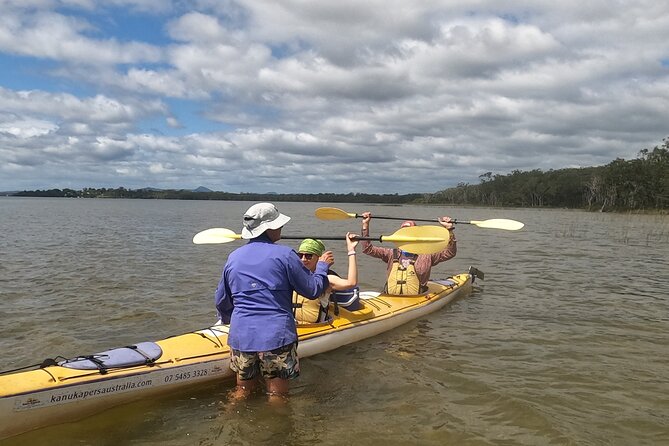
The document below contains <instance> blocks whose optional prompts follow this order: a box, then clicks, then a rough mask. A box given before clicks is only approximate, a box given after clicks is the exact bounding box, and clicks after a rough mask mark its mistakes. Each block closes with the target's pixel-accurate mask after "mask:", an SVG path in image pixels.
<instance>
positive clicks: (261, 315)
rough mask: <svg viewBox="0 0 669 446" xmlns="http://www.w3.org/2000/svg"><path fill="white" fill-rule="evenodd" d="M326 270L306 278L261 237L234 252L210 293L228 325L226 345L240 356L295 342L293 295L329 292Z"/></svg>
mask: <svg viewBox="0 0 669 446" xmlns="http://www.w3.org/2000/svg"><path fill="white" fill-rule="evenodd" d="M327 271H328V265H327V263H325V262H318V264H317V266H316V271H315V272H314V273H311V272H310V271H309V270H308V269H307V268H305V267H304V265H303V264H302V262H301V261H300V259H299V257H298V256H297V255H296V254H295V251H293V250H292V249H291V248H289V247H287V246H283V245H277V244H274V243H272V241H271V240H270V239H269V238H268V237H267V236H266V235H265V234H263V235H261V236H259V237H256V238H254V239H251V240H250V241H249V242H248V243H247V244H246V245H244V246H242V247H240V248H238V249H236V250H234V251H233V252H232V253H231V254H230V256H228V261H227V262H226V264H225V267H224V268H223V274H222V276H221V280H220V282H219V283H218V287H217V288H216V293H215V297H214V300H215V303H216V309H217V310H218V315H219V317H220V318H221V320H222V321H223V322H224V323H230V332H229V334H228V345H229V346H230V347H232V348H234V349H235V350H240V351H244V352H262V351H269V350H274V349H276V348H279V347H283V346H284V345H288V344H290V343H292V342H295V341H297V330H296V327H295V318H294V316H293V307H292V297H293V290H295V291H297V292H298V293H299V294H300V295H302V296H305V297H307V298H314V299H315V298H317V297H318V296H320V295H321V294H322V293H323V291H324V290H325V289H326V288H327V287H328V285H329V283H328V279H327Z"/></svg>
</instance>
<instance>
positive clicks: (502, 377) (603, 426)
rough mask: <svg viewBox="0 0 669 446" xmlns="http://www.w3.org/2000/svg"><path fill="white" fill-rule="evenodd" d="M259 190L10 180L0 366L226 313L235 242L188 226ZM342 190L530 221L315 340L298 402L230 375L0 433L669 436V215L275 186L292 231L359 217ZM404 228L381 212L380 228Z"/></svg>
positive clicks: (268, 440) (478, 235) (492, 234)
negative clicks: (287, 196)
mask: <svg viewBox="0 0 669 446" xmlns="http://www.w3.org/2000/svg"><path fill="white" fill-rule="evenodd" d="M250 204H251V203H243V202H216V201H211V202H189V201H160V200H147V201H141V200H68V199H38V198H0V234H2V235H1V236H0V237H1V238H0V318H1V320H2V322H1V324H0V353H1V355H0V370H7V369H12V368H16V367H20V366H25V365H29V364H34V363H37V362H40V361H41V360H42V359H44V358H47V357H53V356H55V355H62V356H66V357H67V356H75V355H77V354H85V353H93V352H96V351H100V350H104V349H107V348H109V347H115V346H119V345H126V344H128V343H134V342H138V341H144V340H154V339H160V338H163V337H166V336H169V335H174V334H179V333H182V332H186V331H191V330H194V329H198V328H202V327H205V326H208V325H210V324H211V323H212V322H213V321H214V317H215V313H214V310H213V302H212V296H213V290H214V288H215V286H216V283H217V281H218V278H219V274H220V269H221V266H222V264H223V263H224V261H225V258H226V256H227V254H228V253H229V252H230V251H231V250H232V249H234V248H235V247H236V246H238V245H237V242H235V243H230V244H227V245H207V246H202V245H201V246H196V245H193V244H192V243H191V239H192V236H193V235H194V234H195V233H196V232H198V231H201V230H203V229H206V228H210V227H227V228H231V229H234V230H239V229H240V225H239V221H240V215H242V214H243V212H244V210H246V208H248V206H249V205H250ZM328 205H331V206H335V207H339V208H343V209H345V210H346V211H348V212H362V211H364V210H372V211H373V212H375V213H376V214H378V215H391V216H398V217H414V218H434V217H436V216H437V215H443V214H445V215H450V216H452V217H457V218H459V219H462V220H470V219H473V220H483V219H487V218H511V219H515V220H520V221H523V222H524V223H525V224H526V226H525V228H524V229H523V230H521V231H518V232H508V231H500V230H490V229H480V228H477V227H474V226H468V225H459V226H458V228H457V230H456V233H457V237H458V240H459V243H458V244H459V253H458V256H457V257H456V258H455V259H453V260H451V261H449V262H446V263H444V264H441V265H439V266H437V267H435V269H433V277H437V278H438V277H444V276H447V275H449V274H452V273H457V272H463V271H465V270H466V268H467V267H468V266H469V265H474V266H477V267H478V268H479V269H481V270H482V271H484V272H485V274H486V280H485V281H483V282H479V287H478V288H477V289H476V290H475V292H474V294H472V295H471V296H470V297H468V298H466V299H462V300H459V301H457V302H454V303H453V304H451V305H450V306H448V307H447V308H446V309H444V310H442V311H440V312H438V313H435V314H432V315H431V316H429V317H427V318H425V319H422V320H419V321H416V322H413V323H410V324H408V325H406V326H404V327H401V328H399V329H397V330H394V331H392V332H389V333H386V334H384V335H381V336H378V337H375V338H372V339H369V340H366V341H363V342H360V343H358V344H355V345H351V346H347V347H344V348H340V349H338V350H336V351H334V352H330V353H326V354H323V355H319V356H316V357H313V358H307V359H304V360H303V362H302V376H301V377H300V378H299V379H298V380H297V381H295V382H294V385H293V387H292V389H291V394H290V397H289V402H288V404H287V405H286V406H285V407H282V408H275V407H271V406H268V405H267V404H266V402H265V400H264V398H262V397H257V398H253V399H250V400H248V401H246V402H244V403H243V404H241V405H240V406H238V407H236V408H235V409H234V410H229V405H228V404H227V402H228V392H229V391H230V389H231V388H232V383H231V382H229V381H228V382H221V383H219V384H215V385H208V386H204V387H196V388H193V389H192V390H189V391H188V392H186V393H180V394H174V395H169V396H166V397H163V398H160V399H154V400H150V401H142V402H138V403H134V404H129V405H126V406H122V407H119V408H115V409H113V410H110V411H107V412H104V413H103V414H100V415H96V416H94V417H91V418H88V419H86V420H83V421H79V422H76V423H70V424H66V425H61V426H55V427H50V428H46V429H42V430H39V431H35V432H32V433H29V434H26V435H22V436H20V437H16V438H14V439H9V440H6V441H4V442H1V441H0V444H2V445H3V446H4V445H14V444H16V445H19V444H20V445H26V444H30V445H47V444H53V443H54V442H55V441H57V442H58V443H60V444H67V445H69V444H78V445H116V444H132V445H232V444H249V445H258V444H272V445H279V444H290V445H306V444H326V445H335V444H336V445H340V444H342V443H344V444H346V443H348V444H355V445H364V444H379V443H384V444H386V445H405V444H421V445H444V444H457V445H490V444H503V445H511V444H525V445H544V444H556V445H565V444H573V445H599V444H602V445H603V444H606V445H608V444H611V445H638V444H647V445H655V444H657V445H660V444H669V354H668V353H669V352H668V350H669V300H668V296H669V217H661V216H635V215H609V214H590V213H584V212H571V211H560V210H555V211H551V210H548V211H547V210H541V211H534V210H521V209H488V208H452V207H445V208H444V207H441V208H437V207H421V206H402V207H395V206H372V205H369V206H361V205H343V204H334V205H332V204H327V203H314V204H305V203H278V206H279V209H280V210H281V211H282V212H284V213H286V214H288V215H290V216H292V217H293V220H292V221H291V222H290V223H289V225H288V226H287V227H286V229H285V230H284V233H285V234H292V235H302V234H309V235H323V234H342V235H343V234H344V233H345V232H346V231H348V230H352V231H358V230H359V225H360V220H353V219H351V220H346V221H334V222H322V221H319V220H317V219H316V218H315V217H314V216H313V212H314V210H315V209H316V208H317V207H320V206H328ZM396 227H397V222H396V221H391V220H374V221H373V222H372V233H373V234H374V235H378V234H390V233H392V232H394V231H395V230H396ZM284 243H286V244H291V245H292V246H294V245H295V244H296V243H297V242H296V241H284ZM331 246H332V247H333V248H334V249H335V254H336V255H338V258H339V259H343V258H344V257H345V255H344V254H345V253H344V251H345V249H344V242H343V241H341V242H331ZM359 257H360V264H361V285H362V288H364V289H378V287H379V286H380V285H381V284H382V282H383V271H384V265H383V264H382V263H381V262H379V261H378V260H375V259H372V258H368V257H366V256H359ZM335 266H336V265H335ZM335 269H336V268H335ZM340 269H341V268H340ZM1 422H2V420H0V423H1Z"/></svg>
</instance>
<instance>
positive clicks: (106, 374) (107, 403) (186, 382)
mask: <svg viewBox="0 0 669 446" xmlns="http://www.w3.org/2000/svg"><path fill="white" fill-rule="evenodd" d="M472 282H473V276H472V275H471V274H459V275H456V276H453V277H451V278H449V279H447V280H444V281H438V282H429V285H428V291H427V292H426V293H425V294H420V295H416V296H390V295H385V294H378V295H377V293H371V295H369V293H361V294H362V295H363V296H364V297H363V302H364V305H363V308H362V309H360V310H357V311H347V310H345V309H343V308H341V307H340V308H339V310H338V314H336V315H334V316H333V317H332V319H330V320H329V321H327V322H323V323H317V324H298V327H297V331H298V337H299V347H298V353H299V355H300V357H308V356H311V355H314V354H318V353H322V352H326V351H329V350H333V349H335V348H338V347H340V346H343V345H347V344H350V343H352V342H356V341H359V340H361V339H365V338H368V337H370V336H374V335H377V334H380V333H383V332H386V331H388V330H391V329H393V328H395V327H397V326H399V325H402V324H404V323H406V322H409V321H411V320H414V319H417V318H419V317H422V316H424V315H426V314H429V313H431V312H434V311H437V310H438V309H440V308H442V307H443V306H445V305H446V304H448V303H449V302H450V301H452V300H453V299H455V298H458V297H464V296H466V295H467V294H469V292H470V291H471V287H472ZM365 294H368V295H367V296H365ZM365 297H366V298H365ZM331 313H333V311H331ZM227 333H228V326H226V325H214V326H212V327H209V328H205V329H202V330H198V331H195V332H191V333H185V334H182V335H178V336H173V337H169V338H166V339H162V340H159V341H156V342H155V344H156V345H157V346H159V347H160V350H162V354H161V355H160V356H159V357H158V358H156V359H149V358H147V360H146V362H145V363H142V364H138V365H132V366H125V367H110V368H101V369H93V370H90V369H86V370H82V369H76V368H70V367H64V366H63V365H46V366H44V367H40V368H38V369H36V370H29V371H23V372H18V373H11V374H5V375H0V420H2V421H0V439H2V438H7V437H10V436H14V435H18V434H20V433H23V432H26V431H29V430H33V429H37V428H40V427H44V426H48V425H53V424H59V423H63V422H68V421H74V420H77V419H81V418H84V417H86V416H89V415H92V414H94V413H97V412H100V411H102V410H104V409H107V408H109V407H113V406H116V405H119V404H124V403H127V402H130V401H133V400H137V399H140V398H145V397H148V396H152V395H156V394H159V393H165V392H169V391H175V390H178V389H181V388H184V387H186V386H192V385H195V384H197V383H204V382H207V381H212V380H220V379H223V378H226V377H232V376H233V372H232V371H231V370H230V367H229V359H230V350H229V348H228V346H227ZM82 358H95V355H89V356H85V357H82ZM77 359H79V358H77ZM46 363H47V362H46V361H45V364H46ZM51 364H56V363H55V362H51ZM61 364H62V363H61Z"/></svg>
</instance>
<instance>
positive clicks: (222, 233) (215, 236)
mask: <svg viewBox="0 0 669 446" xmlns="http://www.w3.org/2000/svg"><path fill="white" fill-rule="evenodd" d="M240 238H242V236H241V235H240V234H235V232H234V231H231V230H230V229H226V228H211V229H205V230H204V231H201V232H198V233H197V234H195V236H194V237H193V243H195V244H196V245H208V244H215V243H216V244H218V243H228V242H232V241H234V240H239V239H240Z"/></svg>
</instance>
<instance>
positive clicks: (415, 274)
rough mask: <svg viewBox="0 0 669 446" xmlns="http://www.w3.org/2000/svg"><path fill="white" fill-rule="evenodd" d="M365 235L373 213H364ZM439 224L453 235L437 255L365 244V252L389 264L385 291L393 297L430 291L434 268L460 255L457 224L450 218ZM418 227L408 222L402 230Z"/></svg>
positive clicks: (411, 221) (363, 231)
mask: <svg viewBox="0 0 669 446" xmlns="http://www.w3.org/2000/svg"><path fill="white" fill-rule="evenodd" d="M361 215H362V217H363V218H362V236H363V237H367V236H369V223H370V221H371V219H372V213H371V212H363V213H362V214H361ZM439 223H440V224H441V225H442V226H443V227H444V228H446V229H448V231H449V232H450V239H449V242H448V245H447V246H446V247H445V248H444V249H443V250H442V251H440V252H437V253H434V254H413V253H410V252H406V251H402V250H400V249H397V248H395V249H392V248H382V247H380V246H374V245H372V242H370V241H367V240H365V241H363V242H362V252H363V253H365V254H367V255H369V256H372V257H376V258H377V259H381V260H383V261H384V262H386V264H387V265H388V266H387V274H388V276H387V277H388V278H387V280H386V285H385V287H384V292H386V293H388V294H394V295H415V294H421V293H425V292H426V291H427V281H428V280H429V279H430V272H431V271H432V267H433V266H435V265H437V264H439V263H441V262H444V261H446V260H449V259H452V258H453V257H455V255H456V254H457V252H458V245H457V241H456V239H455V235H454V233H453V230H454V229H455V225H454V224H453V220H452V219H451V218H450V217H447V216H444V217H439ZM412 226H416V222H414V221H413V220H407V221H405V222H404V223H402V225H401V226H400V228H405V227H412Z"/></svg>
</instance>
